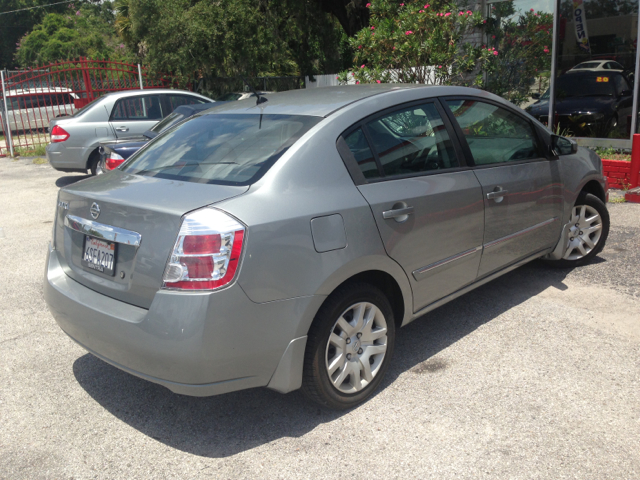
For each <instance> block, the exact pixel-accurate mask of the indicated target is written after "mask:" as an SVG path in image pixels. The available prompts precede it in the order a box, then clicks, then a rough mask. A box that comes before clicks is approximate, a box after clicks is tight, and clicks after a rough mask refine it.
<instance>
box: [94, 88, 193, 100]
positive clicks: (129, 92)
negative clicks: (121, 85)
mask: <svg viewBox="0 0 640 480" xmlns="http://www.w3.org/2000/svg"><path fill="white" fill-rule="evenodd" d="M167 93H174V94H176V93H177V94H187V95H194V96H197V97H202V95H200V94H199V93H194V92H189V91H188V90H174V89H172V88H145V89H143V90H142V89H139V88H136V89H132V90H119V91H117V92H109V93H107V94H106V95H103V97H102V98H104V97H114V98H123V97H129V96H133V95H140V94H142V95H152V94H156V95H158V94H167ZM204 98H206V97H204Z"/></svg>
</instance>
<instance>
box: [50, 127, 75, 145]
mask: <svg viewBox="0 0 640 480" xmlns="http://www.w3.org/2000/svg"><path fill="white" fill-rule="evenodd" d="M69 137H70V135H69V133H68V132H67V131H66V130H65V129H64V128H62V127H60V126H58V125H54V126H53V129H52V130H51V143H59V142H64V141H65V140H66V139H67V138H69Z"/></svg>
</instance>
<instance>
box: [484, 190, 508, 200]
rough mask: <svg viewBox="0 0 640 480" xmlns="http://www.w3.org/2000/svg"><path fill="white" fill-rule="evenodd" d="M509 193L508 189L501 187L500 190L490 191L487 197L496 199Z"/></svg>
mask: <svg viewBox="0 0 640 480" xmlns="http://www.w3.org/2000/svg"><path fill="white" fill-rule="evenodd" d="M507 193H509V191H508V190H502V189H500V190H496V191H495V192H489V193H487V198H488V199H489V200H495V199H497V198H502V197H504V196H505V195H506V194H507Z"/></svg>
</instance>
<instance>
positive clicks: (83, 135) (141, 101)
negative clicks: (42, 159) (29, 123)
mask: <svg viewBox="0 0 640 480" xmlns="http://www.w3.org/2000/svg"><path fill="white" fill-rule="evenodd" d="M211 102H213V100H211V99H209V98H207V97H203V96H202V95H198V94H196V93H192V92H186V91H182V90H169V89H152V90H125V91H122V92H114V93H109V94H107V95H105V96H103V97H100V98H98V99H97V100H94V101H93V102H91V103H89V104H88V105H85V106H84V107H83V108H82V109H80V110H78V111H76V112H75V113H74V114H73V115H71V116H68V117H60V118H54V119H53V120H51V121H50V122H49V133H50V135H51V143H49V144H48V145H47V148H46V151H47V160H49V163H50V164H51V166H52V167H53V168H55V169H56V170H60V171H63V172H85V171H89V172H91V173H92V174H93V175H95V174H96V170H97V166H98V162H99V161H100V154H99V152H98V147H99V146H100V142H104V141H108V140H113V139H122V138H129V137H136V136H140V135H142V134H143V133H144V132H146V131H147V130H149V129H151V127H153V126H154V125H155V124H156V123H158V121H160V120H162V119H163V118H164V117H166V116H167V115H169V114H170V113H171V112H172V111H173V110H174V109H175V108H176V107H178V106H180V105H192V104H203V103H211Z"/></svg>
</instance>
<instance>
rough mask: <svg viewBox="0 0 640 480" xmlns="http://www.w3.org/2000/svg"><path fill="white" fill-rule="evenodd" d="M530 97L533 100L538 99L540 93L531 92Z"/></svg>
mask: <svg viewBox="0 0 640 480" xmlns="http://www.w3.org/2000/svg"><path fill="white" fill-rule="evenodd" d="M531 98H533V99H534V100H540V94H539V93H532V94H531Z"/></svg>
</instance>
